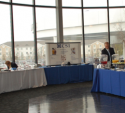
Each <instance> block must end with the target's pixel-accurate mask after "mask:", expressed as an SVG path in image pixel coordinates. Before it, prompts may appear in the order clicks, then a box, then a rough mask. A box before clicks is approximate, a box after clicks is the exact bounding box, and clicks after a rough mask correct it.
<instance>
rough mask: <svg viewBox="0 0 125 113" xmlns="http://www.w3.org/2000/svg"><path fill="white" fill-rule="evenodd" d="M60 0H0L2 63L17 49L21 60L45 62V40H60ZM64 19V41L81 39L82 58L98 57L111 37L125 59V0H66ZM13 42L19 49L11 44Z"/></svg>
mask: <svg viewBox="0 0 125 113" xmlns="http://www.w3.org/2000/svg"><path fill="white" fill-rule="evenodd" d="M56 1H57V0H35V6H34V0H0V39H1V40H0V61H1V62H5V61H6V60H10V61H12V59H14V58H12V56H13V55H12V53H13V52H12V50H15V51H14V52H15V60H16V62H17V63H18V62H24V61H26V62H32V63H34V62H35V59H36V58H37V60H38V63H39V64H42V65H45V62H46V61H45V57H46V54H45V51H46V48H45V43H46V42H57V28H56V23H58V22H57V21H56V18H59V17H58V16H60V15H56V11H57V10H58V8H57V7H56ZM4 2H6V3H5V4H4ZM10 2H12V3H10ZM59 2H60V0H59ZM82 3H83V4H82ZM108 3H109V7H108V6H107V5H108ZM11 6H12V7H11ZM82 6H83V7H82ZM11 8H12V9H11ZM34 8H35V11H34ZM59 9H61V8H59ZM108 9H109V15H108V14H107V13H108ZM82 10H83V12H84V13H83V14H82ZM11 11H13V12H11ZM34 15H35V16H36V18H34V17H33V16H34ZM12 19H13V20H12ZM34 20H36V22H35V21H34ZM108 20H109V23H108ZM62 21H63V22H62V23H63V41H64V42H81V57H82V59H81V61H83V58H85V60H86V62H90V59H92V58H93V57H94V58H98V57H99V56H100V54H101V50H102V49H103V48H104V42H106V41H109V39H110V44H111V47H113V48H114V49H115V52H116V53H117V54H119V55H120V58H124V59H125V50H124V48H125V0H62ZM35 24H36V29H34V25H35ZM59 24H60V25H61V22H60V21H59ZM108 25H109V26H108ZM59 27H61V26H59ZM83 28H84V29H83ZM108 28H110V29H108ZM35 30H36V31H35ZM59 30H62V28H60V29H59ZM13 31H14V32H13ZM35 32H36V35H35ZM108 32H109V33H110V36H109V35H108ZM83 33H84V34H83ZM35 36H36V37H35ZM83 37H84V38H83ZM35 38H36V39H37V44H35ZM58 38H59V37H58ZM83 39H84V40H83ZM13 41H14V47H15V48H13V46H11V44H13ZM83 42H85V45H84V44H83ZM36 45H37V47H36ZM35 48H37V55H36V54H35V51H34V50H36V49H35ZM84 50H85V54H83V51H84Z"/></svg>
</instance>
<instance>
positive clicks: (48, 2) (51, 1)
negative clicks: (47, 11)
mask: <svg viewBox="0 0 125 113" xmlns="http://www.w3.org/2000/svg"><path fill="white" fill-rule="evenodd" d="M36 5H44V6H55V5H56V1H55V0H36Z"/></svg>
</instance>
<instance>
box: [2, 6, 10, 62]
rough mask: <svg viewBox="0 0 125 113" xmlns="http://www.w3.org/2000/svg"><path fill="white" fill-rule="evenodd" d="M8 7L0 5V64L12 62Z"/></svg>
mask: <svg viewBox="0 0 125 113" xmlns="http://www.w3.org/2000/svg"><path fill="white" fill-rule="evenodd" d="M10 27H11V25H10V6H9V5H3V4H0V53H1V55H0V63H1V62H3V63H5V61H6V60H10V61H12V51H11V28H10Z"/></svg>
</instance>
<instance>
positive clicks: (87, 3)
mask: <svg viewBox="0 0 125 113" xmlns="http://www.w3.org/2000/svg"><path fill="white" fill-rule="evenodd" d="M83 6H84V7H104V6H105V7H106V6H107V0H83Z"/></svg>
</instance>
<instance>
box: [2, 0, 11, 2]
mask: <svg viewBox="0 0 125 113" xmlns="http://www.w3.org/2000/svg"><path fill="white" fill-rule="evenodd" d="M0 1H3V2H10V0H0Z"/></svg>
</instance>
